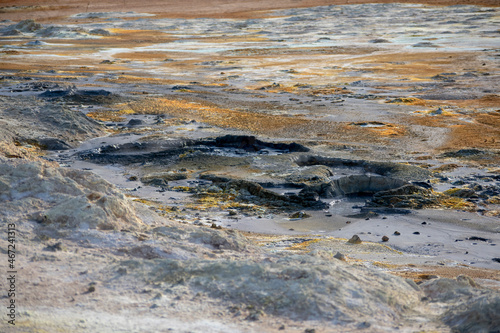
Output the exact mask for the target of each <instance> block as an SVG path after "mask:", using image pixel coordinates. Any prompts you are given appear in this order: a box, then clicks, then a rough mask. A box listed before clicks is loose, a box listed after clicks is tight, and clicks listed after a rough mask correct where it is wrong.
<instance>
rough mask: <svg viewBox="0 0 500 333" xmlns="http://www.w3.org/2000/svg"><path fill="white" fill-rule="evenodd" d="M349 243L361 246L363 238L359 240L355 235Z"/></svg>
mask: <svg viewBox="0 0 500 333" xmlns="http://www.w3.org/2000/svg"><path fill="white" fill-rule="evenodd" d="M347 242H349V243H351V244H361V238H359V236H358V235H354V236H352V237H351V238H350V239H349V240H348V241H347Z"/></svg>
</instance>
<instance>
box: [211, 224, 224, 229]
mask: <svg viewBox="0 0 500 333" xmlns="http://www.w3.org/2000/svg"><path fill="white" fill-rule="evenodd" d="M210 228H212V229H222V227H221V226H220V225H217V224H215V223H212V226H210Z"/></svg>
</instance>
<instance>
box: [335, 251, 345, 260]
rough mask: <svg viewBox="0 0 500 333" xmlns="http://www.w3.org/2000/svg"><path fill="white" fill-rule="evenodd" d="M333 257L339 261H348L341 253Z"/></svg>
mask: <svg viewBox="0 0 500 333" xmlns="http://www.w3.org/2000/svg"><path fill="white" fill-rule="evenodd" d="M333 257H334V258H335V259H338V260H342V261H346V256H345V255H343V254H342V253H340V252H337V253H336V254H335V255H334V256H333Z"/></svg>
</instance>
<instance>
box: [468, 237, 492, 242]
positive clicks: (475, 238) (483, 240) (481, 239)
mask: <svg viewBox="0 0 500 333" xmlns="http://www.w3.org/2000/svg"><path fill="white" fill-rule="evenodd" d="M467 239H468V240H471V241H481V242H487V241H489V239H488V238H483V237H477V236H472V237H469V238H467Z"/></svg>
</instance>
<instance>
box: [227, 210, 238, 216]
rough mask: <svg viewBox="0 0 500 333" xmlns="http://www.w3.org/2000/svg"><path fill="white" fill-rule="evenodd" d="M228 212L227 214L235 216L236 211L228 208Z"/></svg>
mask: <svg viewBox="0 0 500 333" xmlns="http://www.w3.org/2000/svg"><path fill="white" fill-rule="evenodd" d="M228 214H229V216H235V215H237V214H238V212H237V211H235V210H234V209H230V210H228Z"/></svg>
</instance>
